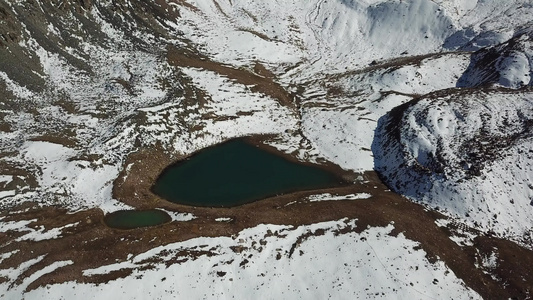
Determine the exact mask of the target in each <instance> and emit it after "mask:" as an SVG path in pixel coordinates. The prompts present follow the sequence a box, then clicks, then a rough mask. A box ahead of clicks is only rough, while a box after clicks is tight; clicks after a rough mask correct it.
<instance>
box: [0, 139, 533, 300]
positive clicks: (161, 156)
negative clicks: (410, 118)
mask: <svg viewBox="0 0 533 300" xmlns="http://www.w3.org/2000/svg"><path fill="white" fill-rule="evenodd" d="M261 140H262V139H261V138H258V137H256V138H254V139H250V141H251V142H256V143H259V142H260V141H261ZM263 147H265V149H267V150H269V151H273V150H272V148H270V147H267V146H263ZM179 158H180V157H179V156H172V155H170V154H169V153H166V152H165V151H164V150H163V149H162V148H161V147H155V148H153V149H144V150H141V151H139V152H137V153H133V154H131V155H130V156H129V158H128V161H127V162H126V164H125V167H124V169H125V170H127V171H123V173H122V174H121V175H120V176H119V178H118V179H117V181H116V182H115V188H114V191H113V193H114V196H115V197H116V198H117V199H119V200H121V201H123V202H125V203H127V204H129V205H132V206H134V207H137V208H142V209H148V208H160V209H165V210H167V211H172V212H179V213H191V214H193V215H194V216H195V217H196V219H193V220H191V221H182V222H177V221H173V222H170V223H166V224H163V225H160V226H154V227H148V228H138V229H132V230H120V229H113V228H109V227H107V226H106V225H105V223H104V222H103V218H104V214H103V213H102V211H100V210H99V209H92V210H86V211H80V212H76V213H69V212H68V211H66V210H65V209H61V208H53V207H48V208H40V207H37V206H35V207H32V206H28V205H27V206H26V207H24V208H19V209H15V210H13V211H11V212H2V213H0V216H1V217H4V219H3V220H2V221H4V222H9V221H20V220H32V221H31V223H30V224H29V225H28V227H31V228H34V230H45V231H47V230H51V229H53V228H61V227H63V228H64V229H63V230H62V232H61V235H60V237H59V238H57V239H49V240H43V241H33V240H24V239H22V240H17V239H20V238H21V237H22V236H23V235H24V234H25V233H21V232H18V231H7V232H5V233H4V234H2V235H0V241H1V246H0V251H1V252H2V253H9V252H12V251H16V250H19V251H18V252H16V253H14V254H12V256H11V257H9V258H7V259H5V260H4V261H2V262H1V263H0V268H1V269H8V268H11V267H16V266H18V265H20V264H21V263H22V262H25V261H28V260H30V259H32V258H36V257H39V256H44V258H43V259H42V260H41V261H40V262H38V263H37V264H35V265H33V266H31V267H29V268H28V269H27V270H25V271H24V273H23V275H22V276H21V278H27V277H28V276H31V275H32V274H34V273H35V272H36V271H38V270H41V269H42V268H44V267H46V266H47V265H49V264H51V263H53V262H56V261H66V260H71V261H72V262H73V263H72V264H71V265H68V266H65V267H63V268H61V269H59V270H58V271H56V272H52V273H49V274H45V275H43V276H41V277H40V278H38V279H37V280H35V281H34V282H33V283H31V284H30V286H28V289H29V290H31V289H34V288H36V287H38V286H42V285H46V284H53V283H60V282H65V281H73V280H76V281H78V282H92V283H101V282H107V281H110V280H114V279H116V278H120V277H124V276H128V275H129V274H131V271H132V270H130V269H124V270H119V271H115V272H112V273H110V274H105V275H97V276H84V275H83V270H86V269H91V268H96V267H99V266H102V265H107V264H111V263H117V262H121V261H126V260H127V259H128V255H129V254H133V255H137V254H140V253H143V252H146V251H148V250H150V249H153V248H155V247H158V246H161V245H166V244H169V243H174V242H179V241H185V240H188V239H191V238H195V237H215V236H235V235H237V234H238V233H239V232H240V231H242V230H243V229H245V228H250V227H254V226H257V225H258V224H280V225H295V226H298V225H304V224H313V223H318V222H324V221H332V220H340V219H343V218H347V219H348V220H352V219H357V221H356V227H355V228H347V229H346V230H345V231H342V232H341V231H339V232H338V233H337V234H344V233H347V232H350V231H355V232H362V231H363V230H365V229H366V228H367V227H368V226H371V227H373V226H387V225H388V224H390V223H391V222H393V224H394V227H395V230H394V231H393V233H392V234H393V235H395V234H399V233H402V234H404V235H405V236H406V237H407V238H409V239H412V240H414V241H418V242H420V247H421V248H422V249H424V251H426V253H427V256H428V259H430V261H435V260H437V259H439V260H442V261H444V262H445V263H446V264H447V266H448V267H449V268H450V269H451V270H452V271H453V272H454V273H455V274H456V276H458V277H459V278H461V279H462V280H464V282H465V283H466V285H467V286H469V287H471V288H472V289H474V290H475V291H477V292H478V293H480V294H481V295H482V296H483V297H484V298H495V299H502V298H512V297H518V298H524V295H527V294H528V293H529V292H530V291H533V289H532V284H533V274H531V271H530V270H533V252H532V251H529V250H526V249H524V248H521V247H519V246H517V245H516V244H514V243H512V242H509V241H506V240H501V239H497V238H495V237H492V236H481V237H479V238H477V239H475V244H474V246H463V247H461V246H459V245H457V244H456V243H455V242H453V241H452V240H450V238H449V236H450V234H451V231H450V229H448V228H444V227H439V226H437V225H436V224H435V220H436V219H440V218H444V216H442V215H441V214H439V213H438V212H433V211H428V210H426V209H425V208H424V207H423V206H421V205H418V204H415V203H412V202H411V201H408V200H407V199H405V198H402V197H400V196H399V195H397V194H395V193H392V192H390V191H389V190H388V188H387V187H386V186H384V185H383V184H382V183H381V181H380V180H379V178H378V176H377V174H375V173H374V172H367V173H364V174H362V176H363V177H364V180H363V181H358V182H356V183H354V184H351V185H348V186H343V187H337V188H330V189H321V190H315V191H303V192H297V193H291V194H287V195H281V196H277V197H272V198H268V199H264V200H261V201H257V202H253V203H249V204H245V205H242V206H238V207H233V208H209V207H191V206H185V205H179V204H175V203H171V202H168V201H165V200H163V199H160V198H159V197H157V196H156V195H154V194H152V193H151V192H150V187H151V185H152V184H153V182H154V181H155V180H156V179H157V176H158V175H159V173H160V172H161V171H162V170H163V169H164V168H165V167H166V166H167V165H168V164H170V163H171V162H173V161H175V160H177V159H179ZM181 158H183V157H181ZM292 159H295V158H292ZM323 167H325V168H328V169H329V170H331V171H335V172H338V173H337V174H339V175H340V176H344V177H345V178H348V177H349V175H350V174H348V173H349V172H346V171H342V170H340V168H338V167H337V166H334V165H325V166H323ZM353 176H354V175H353V174H352V177H353ZM318 193H331V194H335V195H347V194H353V193H369V194H371V195H372V197H371V198H369V199H363V200H349V201H322V202H310V201H308V200H307V197H308V196H310V195H313V194H318ZM222 217H226V218H231V221H229V222H217V221H216V220H215V219H217V218H222ZM69 224H75V225H72V226H70V227H66V228H65V227H64V226H66V225H69ZM43 228H44V229H43ZM267 234H268V233H267ZM321 234H323V232H321V231H316V232H311V233H305V234H304V235H303V236H302V237H301V238H300V239H298V241H300V242H301V241H303V240H305V239H306V238H308V237H309V236H311V235H321ZM298 241H296V243H295V244H294V245H293V247H292V248H291V252H292V253H296V252H297V251H305V249H301V248H299V243H298ZM260 242H261V241H260ZM495 247H496V248H497V249H498V253H499V256H498V258H499V260H500V261H501V263H500V264H499V266H498V268H497V269H496V270H494V272H495V273H491V274H495V276H496V277H497V278H501V280H496V279H493V278H492V277H491V274H485V273H484V272H483V270H482V269H479V268H477V267H476V263H478V261H479V255H481V254H483V255H489V254H490V253H491V251H493V249H494V248H495ZM191 251H192V252H190V253H189V252H187V253H182V254H180V255H178V256H177V257H175V259H174V260H173V261H171V262H166V263H181V262H183V261H186V260H188V259H196V258H197V257H199V256H203V255H208V256H212V255H216V254H214V253H212V252H211V251H204V250H194V251H193V250H191ZM236 251H238V249H236ZM193 252H194V253H193ZM292 253H290V254H292ZM158 262H159V261H158V259H157V257H154V261H153V263H158ZM143 267H147V266H143ZM148 267H149V266H148ZM17 283H20V280H19V282H17Z"/></svg>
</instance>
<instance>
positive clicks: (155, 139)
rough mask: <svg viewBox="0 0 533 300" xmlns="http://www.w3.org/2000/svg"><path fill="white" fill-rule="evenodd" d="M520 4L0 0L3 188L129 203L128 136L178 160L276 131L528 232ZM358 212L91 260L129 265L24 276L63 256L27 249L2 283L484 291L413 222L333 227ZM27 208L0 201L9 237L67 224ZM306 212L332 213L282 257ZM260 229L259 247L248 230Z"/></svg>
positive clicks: (347, 165)
mask: <svg viewBox="0 0 533 300" xmlns="http://www.w3.org/2000/svg"><path fill="white" fill-rule="evenodd" d="M532 24H533V4H532V3H531V1H529V0H509V1H500V0H472V1H470V0H328V1H326V0H310V1H295V0H287V1H250V0H155V1H138V0H117V1H103V0H102V1H98V0H94V1H74V0H67V1H43V0H37V1H8V0H0V97H2V99H3V100H2V101H0V207H2V209H3V210H9V209H11V208H12V207H14V206H16V205H17V204H20V203H23V202H26V201H28V202H31V203H36V204H38V205H41V206H54V205H57V206H59V207H62V208H66V209H68V211H79V210H84V209H91V208H99V209H101V210H103V211H105V212H109V211H114V210H117V209H123V208H128V206H127V205H125V204H124V203H122V202H120V201H118V200H116V199H114V198H113V194H112V189H113V182H114V181H115V180H116V179H117V177H118V176H119V174H120V173H121V171H123V170H126V171H127V170H128V168H129V167H131V165H125V162H126V160H127V158H128V156H129V155H130V154H131V153H135V152H136V151H138V150H139V149H147V148H148V149H151V148H155V147H161V149H163V151H164V153H165V154H166V155H168V156H169V160H173V159H175V158H176V157H180V156H183V155H189V154H191V153H193V152H195V151H197V150H200V149H202V148H205V147H208V146H211V145H214V144H216V143H220V142H223V141H225V140H228V139H231V138H235V137H240V136H248V135H260V134H273V135H275V136H276V139H274V140H272V141H270V143H271V145H273V146H275V147H277V148H278V149H280V150H282V151H284V152H286V153H291V154H292V155H293V156H295V157H296V158H297V159H300V160H303V161H311V162H320V161H324V160H325V161H329V162H332V163H334V164H337V165H338V166H340V167H341V168H342V169H344V170H347V171H350V172H352V173H354V174H355V173H357V172H366V171H372V170H376V171H378V172H379V173H380V175H381V176H382V179H383V180H384V182H385V183H386V184H387V185H389V186H390V187H391V189H394V190H395V191H396V192H397V193H399V194H401V195H405V196H407V197H409V199H412V200H413V201H417V202H419V203H423V204H425V205H428V207H430V208H433V209H438V210H439V211H442V212H444V213H445V214H448V215H451V216H454V217H457V218H458V219H457V222H463V221H464V222H466V223H467V224H468V225H470V226H472V227H475V228H477V229H480V230H482V231H483V232H495V233H497V234H498V235H499V236H501V237H505V238H509V239H511V240H513V241H517V242H520V243H522V244H523V245H526V246H527V243H528V242H530V241H531V240H532V239H533V236H532V235H533V233H532V227H533V224H532V222H533V206H532V204H531V203H532V202H531V199H533V198H532V197H533V194H532V193H533V182H531V178H530V177H531V175H532V172H533V167H532V166H533V164H532V159H533V157H532V154H531V151H530V149H531V147H532V145H531V143H532V141H531V132H530V131H531V130H530V127H531V124H532V123H531V120H532V118H533V116H532V114H533V103H532V101H533V100H532V99H533V96H532V94H531V90H530V88H529V87H528V86H531V85H532V82H533V80H532V79H531V77H532V74H533V73H532V70H533V67H532V66H533V63H532V53H533V50H532V49H533V48H532V46H531V43H532V33H531V30H530V28H531V25H532ZM171 49H174V50H175V51H176V52H177V53H178V54H179V55H178V56H177V57H178V58H176V59H174V61H173V59H171V58H170V54H169V53H171V52H172V51H171ZM470 51H475V52H470ZM258 66H264V68H265V70H264V71H263V72H261V70H260V68H258ZM258 69H259V71H258ZM228 70H229V71H228ZM235 74H237V75H235ZM243 78H244V79H243ZM250 78H255V79H257V81H259V79H258V78H260V79H264V80H265V81H264V82H267V83H268V84H267V85H266V86H267V87H269V88H270V87H272V86H274V85H276V86H279V89H281V90H283V91H284V92H286V93H285V94H286V95H288V96H287V98H288V99H285V101H282V100H280V96H279V94H278V95H276V93H272V92H270V93H269V89H263V90H261V89H259V88H258V86H260V84H259V83H257V84H254V83H250ZM269 80H270V81H269ZM264 82H263V83H264ZM489 87H491V88H489ZM515 89H516V90H515ZM285 94H283V95H285ZM125 173H126V174H127V172H125ZM361 178H362V177H361ZM321 195H322V198H320V199H321V200H339V199H337V198H335V197H337V196H332V197H329V196H327V195H328V194H321ZM353 195H356V194H353ZM362 195H365V194H362ZM353 197H355V198H357V197H356V196H353ZM317 199H319V198H317ZM350 199H352V198H350V197H348V198H346V197H344V198H343V197H341V200H350ZM352 200H353V199H352ZM356 201H359V200H356ZM332 202H336V201H332ZM329 203H331V202H329ZM332 205H333V204H332ZM222 220H223V219H222ZM180 221H183V220H180ZM184 222H185V221H184ZM347 222H348V223H349V224H348V223H347ZM353 222H355V224H357V222H356V221H345V220H341V221H334V222H330V223H321V224H314V225H308V226H300V227H290V226H287V227H285V226H280V227H277V226H274V225H268V224H267V225H262V226H259V227H256V228H250V229H247V230H244V231H243V232H241V233H240V234H239V235H238V237H235V238H230V237H219V238H212V239H208V238H200V239H195V240H191V241H186V242H182V243H178V244H170V245H167V246H162V247H161V248H157V249H152V250H148V251H146V252H145V253H144V254H141V255H138V256H135V257H131V259H129V260H128V261H126V262H122V263H117V264H111V265H107V266H102V267H101V268H97V269H92V270H86V271H85V272H86V274H88V276H89V275H90V274H94V275H95V276H96V275H97V274H105V273H108V272H111V271H113V270H119V269H121V268H125V269H133V270H134V272H133V274H132V275H131V276H127V277H126V278H123V279H119V280H116V281H112V282H109V283H107V284H102V285H99V286H94V285H90V284H78V283H75V282H67V283H63V284H60V285H50V286H46V287H41V288H38V289H36V290H32V291H27V293H25V291H24V289H25V288H26V287H27V286H28V285H29V284H31V283H32V282H33V281H34V280H36V279H38V278H39V277H40V276H42V275H44V274H46V273H50V272H56V271H57V272H59V271H60V270H61V268H62V267H65V266H69V265H71V264H72V263H73V262H72V261H63V260H61V261H57V262H56V263H55V264H51V265H48V266H43V268H41V269H39V271H38V272H37V273H35V274H34V275H32V277H31V278H26V279H24V278H22V277H23V274H24V272H25V270H27V269H28V268H30V267H31V266H34V265H37V266H39V261H41V260H42V259H43V257H41V258H36V259H34V260H31V261H26V262H22V263H21V264H20V266H19V267H18V268H15V269H10V270H7V271H6V270H5V269H2V272H3V273H0V276H1V278H0V282H1V283H0V295H3V296H6V297H8V298H13V299H17V298H22V297H24V298H25V299H34V298H35V299H37V298H43V297H46V298H61V297H63V298H73V297H79V296H80V295H83V296H87V295H88V294H90V295H93V296H94V298H102V297H104V298H107V297H118V296H126V297H129V298H135V297H138V298H146V295H150V296H153V297H154V298H157V297H160V298H167V297H174V296H176V295H177V294H176V293H179V295H180V296H183V297H193V298H220V297H221V296H228V297H229V296H235V297H237V298H243V297H249V296H250V295H258V296H261V295H268V296H267V297H266V298H295V297H302V298H310V297H311V298H313V297H317V298H327V297H330V298H365V297H366V298H375V297H377V296H380V297H381V296H382V297H384V298H417V299H418V298H421V299H432V298H439V299H441V298H449V299H460V298H478V295H477V294H476V293H475V292H473V291H472V290H471V289H469V288H467V287H465V286H464V283H463V282H462V281H461V280H460V279H459V278H457V277H456V276H455V275H454V274H453V272H450V270H449V269H448V267H447V266H446V265H445V264H444V263H443V262H442V261H440V260H437V261H436V262H435V263H431V262H429V261H428V259H427V258H426V257H425V253H424V251H422V250H420V249H419V247H417V246H418V244H417V242H415V241H411V240H408V239H407V238H405V237H404V236H403V235H402V234H400V235H398V236H393V235H390V234H389V233H390V232H391V230H392V228H393V225H390V226H389V227H386V228H381V227H378V228H367V229H365V230H364V231H362V232H361V233H356V232H349V233H344V234H340V235H337V234H336V233H337V232H335V230H336V229H339V228H345V227H354V226H355V224H354V223H353ZM19 225H20V226H19ZM28 226H30V225H28V224H26V223H24V224H22V223H20V224H18V223H11V222H7V221H2V220H1V219H0V232H1V233H6V235H5V237H6V239H8V241H9V238H10V237H9V236H8V234H12V233H14V232H15V233H17V234H22V235H21V236H19V238H22V237H25V238H27V239H29V240H40V239H44V238H53V239H55V238H61V235H60V234H59V233H58V232H56V231H51V232H47V231H45V230H44V229H39V228H37V229H35V228H32V229H28V228H29V227H28ZM318 229H323V230H325V232H326V233H325V234H324V235H320V236H312V237H310V238H309V239H307V240H305V241H303V242H302V244H301V245H300V246H299V249H301V250H302V252H303V254H300V252H299V251H298V250H299V249H298V248H297V250H296V252H294V255H293V256H291V257H290V258H288V257H287V253H288V252H290V249H291V246H292V245H293V244H294V243H296V240H297V238H298V236H300V234H301V233H302V232H306V231H316V230H318ZM268 230H271V231H277V232H279V235H278V236H269V237H264V235H265V232H267V231H268ZM26 231H28V232H26ZM47 234H48V235H47ZM0 237H2V238H4V235H2V236H0ZM260 240H267V246H266V247H265V249H262V250H259V249H256V248H254V247H256V246H257V244H258V243H260ZM7 244H9V242H8V243H7ZM198 245H207V246H205V247H206V249H215V250H214V251H215V252H216V255H214V256H213V257H209V256H201V257H199V258H197V259H189V260H187V261H186V262H183V263H182V264H171V265H170V266H169V267H167V266H166V264H165V262H166V261H172V259H171V257H166V256H165V255H164V254H165V253H167V254H168V253H171V254H176V255H178V254H177V253H179V251H180V249H185V250H191V249H193V250H194V249H197V248H198V247H200V246H198ZM233 246H244V247H245V248H246V250H245V251H244V252H243V253H234V251H233V250H230V249H231V248H230V247H233ZM200 248H202V247H200ZM279 253H281V254H280V255H281V256H280V257H281V258H280V259H277V257H278V254H279ZM333 253H335V255H333ZM12 254H13V253H3V254H0V265H1V263H2V261H3V260H4V259H8V258H9V256H10V255H12ZM150 258H154V259H159V261H157V263H154V265H153V266H152V265H149V264H148V263H147V262H146V261H145V260H147V259H150ZM241 259H243V260H244V259H246V260H248V263H247V266H246V267H244V268H243V267H242V266H240V263H241V262H242V261H243V260H241ZM332 261H333V262H334V263H332ZM143 267H153V269H149V268H148V269H149V270H146V268H143ZM218 272H220V273H218ZM219 274H224V275H219ZM310 274H312V276H311V275H310ZM293 275H294V276H293ZM141 277H142V278H141ZM163 278H165V279H164V280H163ZM198 278H202V279H205V280H198ZM230 279H232V280H230ZM435 280H437V281H435ZM415 281H417V282H415ZM147 282H148V283H150V284H149V285H148V284H147ZM435 282H437V283H435ZM176 283H179V285H178V286H176ZM411 283H413V285H411ZM270 284H272V285H273V286H275V287H276V288H271V285H270ZM152 285H157V288H152ZM307 288H311V289H310V290H307ZM312 288H315V290H312ZM208 292H209V293H210V294H206V293H208ZM254 293H255V294H254ZM376 293H380V294H379V295H376ZM381 293H383V294H381Z"/></svg>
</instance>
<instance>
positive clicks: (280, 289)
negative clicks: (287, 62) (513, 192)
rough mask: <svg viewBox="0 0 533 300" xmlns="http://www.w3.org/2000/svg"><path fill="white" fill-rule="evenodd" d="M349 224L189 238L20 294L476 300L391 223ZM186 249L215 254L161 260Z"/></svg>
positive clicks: (268, 228)
mask: <svg viewBox="0 0 533 300" xmlns="http://www.w3.org/2000/svg"><path fill="white" fill-rule="evenodd" d="M354 226H356V222H355V224H354V222H353V221H350V222H348V221H347V220H341V221H338V222H328V223H318V224H314V225H310V226H301V227H296V228H294V227H287V226H273V225H260V226H258V227H255V228H250V229H247V230H245V231H243V232H241V233H240V234H239V235H238V236H235V237H233V238H230V237H221V238H198V239H192V240H189V241H187V242H182V243H177V244H170V245H167V246H165V247H160V248H154V249H152V250H150V251H148V252H146V253H142V254H139V255H137V256H132V257H131V258H130V259H129V260H128V261H126V262H122V263H117V264H112V265H106V266H103V267H101V268H98V269H93V270H86V271H85V273H86V274H87V275H97V274H105V273H108V272H110V271H112V270H120V269H126V270H127V269H133V270H134V271H133V273H132V275H131V276H129V277H127V278H124V279H118V280H116V281H113V282H110V283H107V284H101V285H91V284H77V283H64V284H60V285H53V286H48V287H44V288H39V289H37V290H34V291H31V292H29V293H25V294H24V299H43V298H47V299H60V298H64V299H67V298H79V297H83V298H84V299H101V298H115V297H124V296H127V297H128V298H129V299H146V297H150V298H153V299H167V298H188V299H232V298H250V297H251V298H258V299H259V298H261V299H276V298H283V299H289V298H290V299H310V298H318V299H330V298H331V299H340V298H343V299H345V298H357V299H369V298H386V299H391V298H397V299H406V298H416V299H436V298H437V299H480V297H479V295H477V294H476V293H475V292H474V291H472V290H471V289H468V288H466V287H465V286H464V283H463V282H462V281H461V280H459V279H457V278H456V277H455V275H454V273H453V272H451V271H450V270H449V269H448V268H447V267H446V266H445V265H444V264H443V263H442V262H436V263H431V262H429V261H428V260H427V259H426V257H425V253H424V251H423V250H420V249H418V250H417V243H416V242H413V241H410V240H408V239H406V238H405V237H403V235H402V234H400V235H399V236H397V237H393V236H391V235H389V233H390V232H391V230H392V229H393V226H392V225H389V226H388V227H377V228H371V229H367V230H364V231H363V232H361V233H348V234H341V235H336V234H335V230H342V229H344V228H350V227H354ZM332 228H335V229H332ZM320 230H325V233H324V234H319V235H317V236H311V237H309V238H307V239H305V240H304V241H302V242H301V243H300V244H299V245H298V246H297V247H296V249H295V250H293V249H292V248H293V247H294V246H293V243H296V241H297V238H298V237H299V236H300V235H301V234H303V233H306V232H319V231H320ZM267 232H272V233H273V234H272V235H270V236H269V235H266V233H267ZM187 249H191V250H194V251H202V250H203V251H209V252H211V253H212V254H210V255H201V256H199V257H197V258H195V259H184V262H181V263H173V264H169V265H168V266H167V265H166V264H165V263H166V262H167V261H176V260H179V259H180V258H181V259H183V258H186V257H180V253H184V252H185V251H186V250H187ZM232 249H242V250H239V251H240V252H238V253H236V252H235V251H236V250H232ZM154 259H155V261H158V262H157V263H155V264H154V263H153V262H151V261H153V260H154ZM159 261H160V262H159ZM332 261H335V263H334V264H332V263H331V262H332ZM60 267H61V265H56V266H50V268H51V269H52V268H53V269H56V268H60ZM20 288H24V285H22V286H21V287H20ZM19 293H20V290H11V291H9V292H8V293H7V294H5V295H4V296H7V297H8V298H10V297H13V298H15V297H17V296H18V295H19Z"/></svg>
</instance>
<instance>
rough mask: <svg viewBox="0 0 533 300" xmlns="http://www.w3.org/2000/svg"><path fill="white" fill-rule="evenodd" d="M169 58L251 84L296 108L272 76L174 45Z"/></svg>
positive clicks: (252, 86) (181, 63)
mask: <svg viewBox="0 0 533 300" xmlns="http://www.w3.org/2000/svg"><path fill="white" fill-rule="evenodd" d="M167 60H168V62H169V63H170V64H171V65H173V66H178V67H192V68H202V69H205V70H209V71H213V72H216V73H218V74H220V75H222V76H226V77H228V78H229V79H232V80H235V81H236V82H238V83H240V84H244V85H249V86H251V88H250V89H251V90H252V91H254V92H259V93H263V94H265V95H269V96H271V97H273V98H274V99H277V100H278V101H279V102H280V103H281V104H282V105H285V106H287V107H289V108H294V103H293V101H292V97H291V95H290V94H289V93H288V92H287V91H286V90H285V89H284V88H283V87H282V86H281V85H279V83H277V82H275V81H273V80H272V78H270V77H263V76H259V75H257V74H254V73H252V72H250V71H248V70H245V69H235V68H232V67H230V66H225V65H223V64H220V63H217V62H214V61H211V60H210V59H208V58H206V57H201V56H199V55H198V54H196V53H193V52H188V51H185V50H182V49H176V48H175V47H173V46H168V48H167Z"/></svg>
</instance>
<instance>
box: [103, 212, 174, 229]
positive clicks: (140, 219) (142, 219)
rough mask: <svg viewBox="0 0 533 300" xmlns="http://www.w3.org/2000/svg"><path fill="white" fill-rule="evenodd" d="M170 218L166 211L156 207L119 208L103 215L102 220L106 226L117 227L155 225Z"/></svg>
mask: <svg viewBox="0 0 533 300" xmlns="http://www.w3.org/2000/svg"><path fill="white" fill-rule="evenodd" d="M171 220H172V218H171V217H170V216H169V215H168V214H167V213H166V212H164V211H162V210H158V209H151V210H119V211H116V212H112V213H110V214H107V215H106V216H105V217H104V222H105V223H106V225H107V226H109V227H112V228H119V229H134V228H140V227H148V226H155V225H159V224H164V223H167V222H170V221H171Z"/></svg>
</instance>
